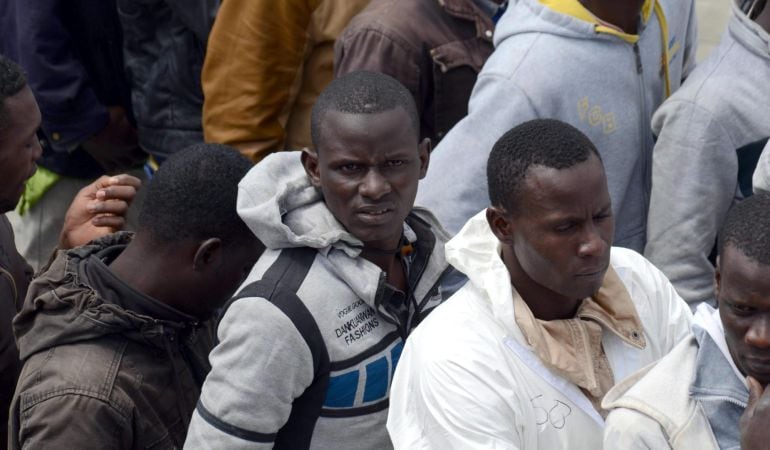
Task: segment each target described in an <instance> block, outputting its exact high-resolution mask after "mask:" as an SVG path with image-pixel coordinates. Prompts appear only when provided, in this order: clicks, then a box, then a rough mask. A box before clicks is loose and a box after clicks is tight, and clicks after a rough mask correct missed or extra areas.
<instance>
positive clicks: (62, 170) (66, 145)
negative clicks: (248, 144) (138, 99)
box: [0, 0, 131, 178]
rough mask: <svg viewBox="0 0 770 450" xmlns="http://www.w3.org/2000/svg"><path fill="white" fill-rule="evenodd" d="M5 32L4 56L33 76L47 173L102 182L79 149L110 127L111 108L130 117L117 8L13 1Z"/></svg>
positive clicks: (105, 2)
mask: <svg viewBox="0 0 770 450" xmlns="http://www.w3.org/2000/svg"><path fill="white" fill-rule="evenodd" d="M0 29H1V30H3V32H2V37H0V53H2V54H4V55H5V56H7V57H9V58H10V59H12V60H14V61H17V62H18V63H19V64H20V65H21V66H22V67H23V68H24V70H25V71H26V72H27V78H28V80H29V86H30V88H31V89H32V92H33V93H34V94H35V98H36V100H37V103H38V105H39V107H40V112H41V113H42V116H43V121H42V126H41V134H42V137H43V139H44V141H45V142H46V145H44V146H43V157H42V159H41V160H40V165H41V166H43V167H46V168H47V169H49V170H51V171H53V172H56V173H58V174H60V175H65V176H73V177H80V178H94V177H96V176H98V175H100V174H102V173H103V171H102V169H101V167H100V166H99V164H97V163H96V161H95V160H94V159H93V158H92V157H91V156H90V155H88V154H87V153H85V151H83V150H82V149H81V148H80V147H79V146H80V144H81V143H82V142H83V141H85V140H86V139H88V138H89V137H91V136H92V135H94V134H95V133H97V132H98V131H100V130H101V129H102V128H104V126H105V125H107V122H108V120H109V114H108V111H107V106H112V105H120V106H123V107H124V108H125V110H126V111H127V112H130V111H131V104H130V92H129V87H128V83H127V82H126V79H125V76H124V72H123V54H122V34H121V29H120V23H119V21H118V16H117V10H116V7H115V0H68V1H66V2H65V1H64V0H35V1H27V0H6V1H3V2H0Z"/></svg>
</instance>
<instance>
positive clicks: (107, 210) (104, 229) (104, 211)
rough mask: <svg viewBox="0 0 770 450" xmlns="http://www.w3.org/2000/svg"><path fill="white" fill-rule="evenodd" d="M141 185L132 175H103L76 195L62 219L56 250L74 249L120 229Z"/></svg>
mask: <svg viewBox="0 0 770 450" xmlns="http://www.w3.org/2000/svg"><path fill="white" fill-rule="evenodd" d="M141 185H142V182H141V181H139V179H138V178H136V177H133V176H131V175H126V174H122V175H116V176H113V177H108V176H103V177H101V178H99V179H98V180H96V181H94V182H93V183H91V184H89V185H88V186H86V187H84V188H83V189H81V190H80V192H78V195H76V196H75V199H74V200H72V204H71V205H70V207H69V209H68V210H67V215H66V216H65V217H64V226H63V227H62V231H61V234H60V235H59V247H60V248H63V249H66V248H73V247H77V246H79V245H83V244H86V243H87V242H89V241H92V240H94V239H96V238H98V237H101V236H104V235H107V234H110V233H114V232H115V231H118V230H121V229H122V228H123V226H125V224H126V218H125V215H126V211H128V207H129V205H130V204H131V202H132V201H133V200H134V197H135V196H136V191H137V190H138V189H139V187H140V186H141Z"/></svg>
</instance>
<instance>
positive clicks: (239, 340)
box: [185, 298, 314, 449]
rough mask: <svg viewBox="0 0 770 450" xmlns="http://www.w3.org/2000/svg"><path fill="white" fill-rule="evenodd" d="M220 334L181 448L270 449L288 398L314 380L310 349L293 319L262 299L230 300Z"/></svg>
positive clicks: (285, 414) (284, 418)
mask: <svg viewBox="0 0 770 450" xmlns="http://www.w3.org/2000/svg"><path fill="white" fill-rule="evenodd" d="M218 337H219V344H218V345H217V346H216V347H215V348H214V350H213V351H212V352H211V355H210V357H209V359H210V361H211V366H212V367H211V372H209V375H208V377H207V378H206V381H205V382H204V384H203V389H202V391H201V396H200V400H199V402H198V406H197V408H196V410H195V412H194V413H193V417H192V420H191V422H190V428H189V430H188V433H187V440H186V442H185V448H195V449H201V448H210V449H221V448H227V449H258V448H265V449H267V448H272V447H273V441H274V440H275V437H276V433H277V432H278V430H279V429H280V428H281V427H282V426H283V425H284V424H285V423H286V421H287V420H288V418H289V414H290V413H291V408H292V402H293V401H294V399H295V398H297V397H299V396H300V395H301V394H302V392H303V391H304V390H305V389H306V388H307V387H308V386H309V385H310V384H311V383H312V380H313V375H314V374H313V370H314V369H313V361H312V357H311V353H310V349H309V348H308V346H307V344H306V343H305V341H304V340H303V338H302V336H301V335H300V333H299V331H297V329H296V327H295V326H294V324H293V323H292V322H291V320H290V319H289V318H288V317H286V316H285V315H284V314H283V313H282V312H281V311H280V310H279V309H278V308H277V307H275V306H273V305H272V304H271V303H269V302H267V301H266V300H264V299H260V298H244V299H241V300H238V301H237V302H235V303H233V304H232V305H231V306H230V308H229V309H228V310H227V312H226V313H225V315H224V316H223V317H222V321H221V322H220V324H219V329H218Z"/></svg>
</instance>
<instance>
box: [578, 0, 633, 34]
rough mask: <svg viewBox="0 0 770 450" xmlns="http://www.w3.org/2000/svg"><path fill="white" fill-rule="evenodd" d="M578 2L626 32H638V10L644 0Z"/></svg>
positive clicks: (584, 0) (581, 0)
mask: <svg viewBox="0 0 770 450" xmlns="http://www.w3.org/2000/svg"><path fill="white" fill-rule="evenodd" d="M580 3H581V4H582V5H583V6H585V7H586V9H587V10H589V11H591V13H592V14H593V15H595V16H596V17H598V18H600V19H601V20H603V21H605V22H607V23H611V24H613V25H615V26H616V27H619V28H620V29H621V30H623V31H624V32H626V33H629V34H637V33H638V32H639V12H640V11H641V9H642V5H644V0H625V1H618V0H580Z"/></svg>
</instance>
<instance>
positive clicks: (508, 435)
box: [387, 335, 521, 450]
mask: <svg viewBox="0 0 770 450" xmlns="http://www.w3.org/2000/svg"><path fill="white" fill-rule="evenodd" d="M416 337H417V336H415V335H413V336H412V337H410V339H409V340H408V341H407V343H406V346H405V347H404V351H403V353H402V355H401V359H400V360H399V364H398V368H397V369H396V373H395V375H394V378H393V385H392V386H391V392H390V408H389V410H388V423H387V427H388V433H389V434H390V438H391V440H392V441H393V446H394V447H395V448H396V450H399V449H413V448H420V449H437V450H438V449H441V450H446V449H458V450H459V449H469V448H489V449H518V448H521V444H520V440H519V435H518V433H517V426H516V423H517V420H516V417H515V414H514V413H513V412H512V411H510V409H508V408H504V407H503V406H502V405H504V402H503V401H502V399H501V398H500V394H499V393H498V392H495V391H494V390H493V389H492V388H491V387H490V384H489V383H487V382H485V381H484V380H482V379H480V375H479V374H477V373H474V372H473V371H470V370H468V369H466V368H463V367H461V366H460V365H458V364H456V363H454V362H452V361H450V360H442V359H440V358H439V359H437V358H435V357H434V355H429V354H427V353H428V347H431V346H429V345H421V343H420V341H419V340H418V339H415V338H416ZM422 348H425V349H426V351H425V352H423V351H422Z"/></svg>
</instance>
